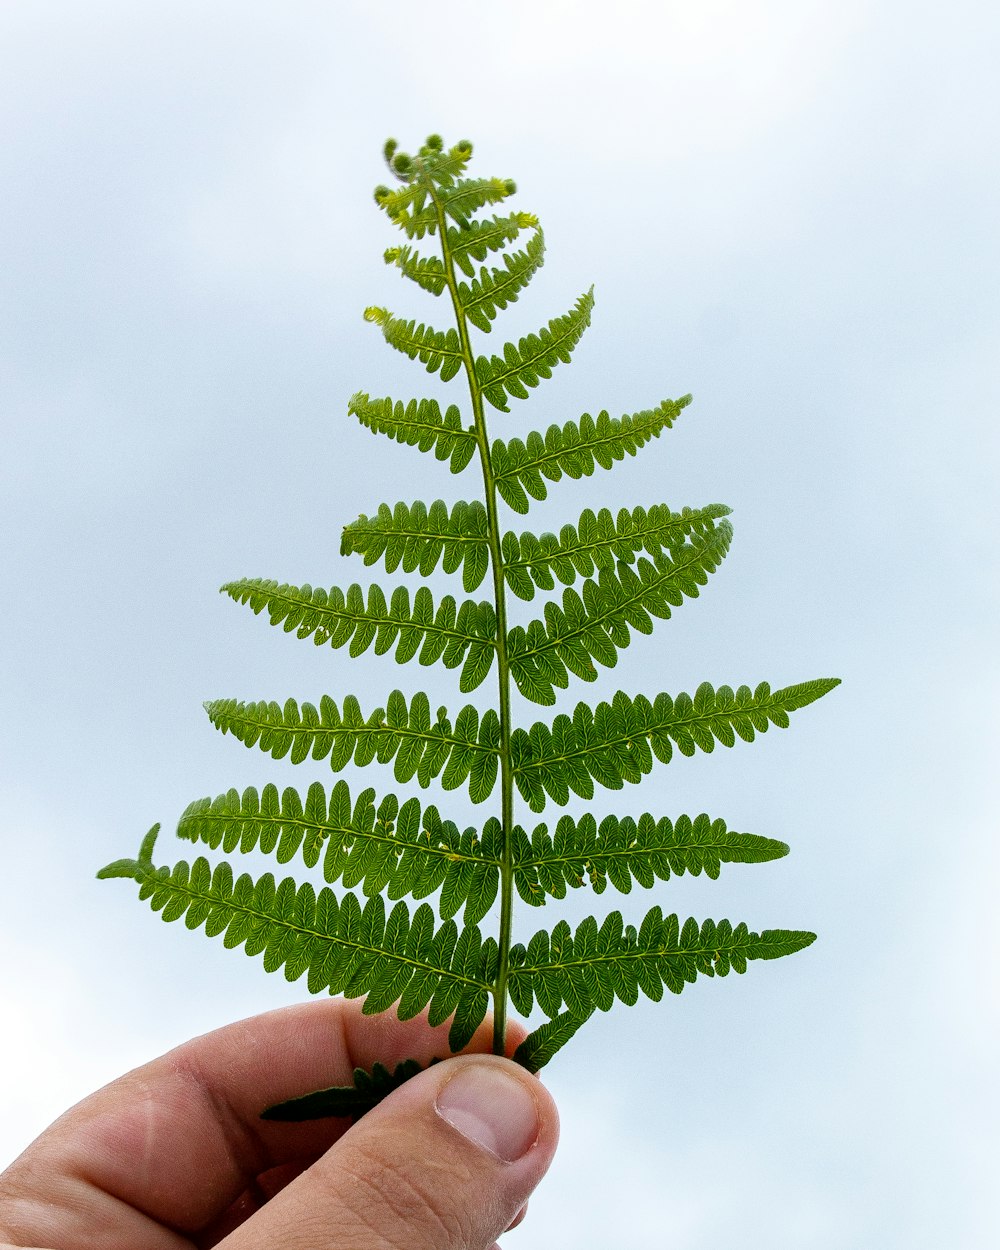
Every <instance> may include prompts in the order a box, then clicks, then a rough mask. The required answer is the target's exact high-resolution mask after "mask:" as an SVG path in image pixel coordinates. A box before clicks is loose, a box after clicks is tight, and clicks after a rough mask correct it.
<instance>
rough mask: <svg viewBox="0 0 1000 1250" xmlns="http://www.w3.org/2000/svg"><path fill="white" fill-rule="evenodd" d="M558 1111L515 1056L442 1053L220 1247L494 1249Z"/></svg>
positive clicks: (535, 1170)
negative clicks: (444, 1056) (440, 1060)
mask: <svg viewBox="0 0 1000 1250" xmlns="http://www.w3.org/2000/svg"><path fill="white" fill-rule="evenodd" d="M558 1135H559V1121H558V1116H557V1114H556V1109H555V1104H554V1103H553V1101H552V1099H551V1097H550V1095H549V1094H548V1092H547V1091H546V1089H545V1088H544V1086H543V1085H542V1084H541V1083H540V1082H539V1081H538V1080H537V1079H536V1078H535V1077H533V1076H531V1075H530V1074H529V1073H528V1072H526V1071H525V1070H524V1069H523V1068H521V1067H519V1066H518V1065H517V1064H514V1063H511V1062H510V1060H507V1059H501V1058H498V1057H496V1056H493V1055H468V1056H462V1057H460V1058H456V1059H450V1060H448V1061H447V1062H445V1063H441V1064H436V1065H435V1066H434V1067H433V1068H430V1069H428V1070H427V1071H426V1072H422V1073H420V1075H419V1076H415V1077H414V1078H413V1079H412V1080H410V1081H407V1082H406V1084H405V1085H402V1086H401V1087H400V1088H399V1089H398V1090H396V1091H395V1092H394V1093H393V1094H391V1095H390V1096H389V1097H388V1098H387V1099H385V1101H384V1102H381V1103H379V1105H378V1106H377V1107H375V1108H374V1109H373V1110H372V1111H370V1112H369V1113H368V1114H367V1115H366V1116H365V1117H364V1119H362V1120H360V1121H359V1122H358V1123H357V1124H356V1125H355V1126H354V1127H353V1128H352V1129H350V1130H349V1131H348V1132H347V1133H345V1134H344V1136H343V1137H342V1138H340V1140H339V1141H338V1142H337V1143H336V1144H335V1145H334V1146H333V1147H331V1149H330V1150H328V1151H327V1153H326V1154H325V1155H324V1156H323V1157H322V1158H321V1159H319V1160H318V1161H317V1162H316V1163H315V1164H313V1166H312V1167H311V1168H309V1170H308V1171H307V1172H304V1173H303V1174H302V1175H301V1176H300V1177H298V1179H297V1180H295V1181H293V1182H292V1183H291V1184H290V1185H288V1186H287V1187H286V1188H285V1189H283V1190H282V1191H281V1193H279V1194H278V1195H277V1196H276V1197H274V1198H272V1200H271V1201H270V1202H269V1203H267V1205H266V1206H264V1207H263V1208H262V1209H261V1210H260V1211H258V1212H257V1214H256V1215H255V1216H253V1218H252V1219H250V1220H249V1221H248V1222H247V1223H246V1224H244V1225H242V1227H240V1228H239V1229H238V1230H237V1231H236V1232H234V1233H232V1234H231V1235H230V1237H228V1238H227V1239H226V1240H225V1241H224V1242H223V1243H221V1246H220V1250H222V1247H225V1250H272V1248H273V1250H277V1248H278V1247H280V1248H281V1250H399V1247H401V1246H406V1247H407V1250H495V1247H494V1243H495V1241H496V1239H497V1237H499V1236H500V1234H501V1233H503V1232H504V1230H505V1229H507V1228H508V1227H509V1226H510V1224H511V1223H512V1222H513V1221H514V1219H515V1217H516V1216H517V1214H518V1212H519V1211H520V1210H521V1208H522V1207H523V1206H524V1204H525V1203H526V1202H527V1200H528V1197H529V1195H530V1194H531V1192H532V1190H533V1189H534V1188H535V1186H536V1185H537V1184H538V1182H539V1181H540V1180H541V1179H542V1177H543V1176H544V1174H545V1172H546V1170H547V1168H548V1166H549V1163H550V1162H551V1161H552V1155H553V1153H554V1152H555V1148H556V1141H557V1139H558Z"/></svg>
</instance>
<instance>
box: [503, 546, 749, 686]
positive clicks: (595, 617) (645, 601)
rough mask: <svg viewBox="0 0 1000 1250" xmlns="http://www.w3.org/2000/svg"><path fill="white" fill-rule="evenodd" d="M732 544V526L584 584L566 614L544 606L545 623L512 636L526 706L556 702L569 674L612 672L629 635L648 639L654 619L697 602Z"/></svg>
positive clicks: (513, 662) (514, 670)
mask: <svg viewBox="0 0 1000 1250" xmlns="http://www.w3.org/2000/svg"><path fill="white" fill-rule="evenodd" d="M731 537H732V527H731V526H730V524H729V522H728V521H720V522H719V524H718V525H717V526H716V527H715V528H713V529H712V530H709V531H708V532H706V533H704V534H698V535H695V536H694V538H693V541H692V542H689V543H684V544H683V546H680V547H675V548H673V550H671V551H670V553H669V554H663V553H657V554H656V555H654V556H653V558H652V560H647V559H645V557H644V558H643V559H641V560H639V562H638V563H637V564H636V565H635V566H634V567H633V566H632V565H629V564H624V563H622V564H620V565H619V566H618V569H617V571H613V570H612V569H610V568H604V569H602V570H601V572H600V574H599V576H598V578H597V579H596V580H593V579H588V580H587V581H585V582H584V583H583V587H582V593H581V594H578V593H577V592H576V591H575V590H572V589H567V590H565V591H564V592H563V602H562V607H561V608H560V607H558V606H557V605H556V604H555V603H547V604H546V605H545V620H544V622H542V621H539V620H536V621H532V622H531V623H530V624H529V625H528V627H527V628H526V629H525V628H522V627H521V626H520V625H518V626H515V627H514V628H513V629H512V630H510V632H509V633H508V635H507V654H508V657H509V660H510V672H511V676H512V677H513V678H514V681H515V682H516V683H517V688H518V690H520V692H521V694H523V695H524V696H525V698H528V699H531V700H532V702H535V703H544V704H552V703H554V702H555V691H554V687H559V688H560V689H564V688H565V687H566V686H567V685H568V684H569V676H568V674H569V673H570V672H571V673H573V674H575V675H576V676H577V677H580V678H582V679H583V680H584V681H595V680H596V679H597V669H596V667H595V664H602V665H604V667H606V668H614V666H615V664H616V663H617V662H618V652H619V651H620V650H623V649H624V648H626V647H627V646H628V645H629V640H630V634H629V629H630V628H631V629H636V630H638V631H639V632H640V633H643V634H649V633H652V631H653V621H652V618H653V617H654V616H655V617H659V618H661V619H662V620H666V619H668V618H669V616H670V613H671V608H673V607H677V606H678V605H679V604H681V603H683V602H684V597H685V595H686V596H688V597H689V598H692V599H695V598H697V597H698V587H699V586H704V585H705V583H706V582H707V581H708V578H709V575H710V574H711V573H713V572H714V571H715V570H716V569H717V568H718V566H719V564H720V563H721V561H722V559H723V557H724V556H725V554H726V552H727V550H728V548H729V542H730V539H731Z"/></svg>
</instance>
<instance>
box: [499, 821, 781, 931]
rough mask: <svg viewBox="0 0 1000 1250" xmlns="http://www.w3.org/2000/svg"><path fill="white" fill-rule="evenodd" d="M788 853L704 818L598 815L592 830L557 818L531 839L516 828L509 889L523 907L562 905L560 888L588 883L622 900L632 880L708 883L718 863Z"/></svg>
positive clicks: (640, 882)
mask: <svg viewBox="0 0 1000 1250" xmlns="http://www.w3.org/2000/svg"><path fill="white" fill-rule="evenodd" d="M787 854H788V846H787V845H786V843H784V842H779V841H777V839H775V838H764V837H761V836H760V835H758V834H753V833H736V832H734V831H733V830H731V829H727V828H726V822H725V821H724V820H712V819H710V818H709V817H708V816H707V815H705V813H704V812H703V813H702V814H701V815H700V816H696V817H695V818H694V820H692V819H691V817H690V816H679V817H678V818H677V820H676V821H671V820H668V818H667V817H666V816H663V817H661V818H660V819H659V820H656V819H655V818H654V817H653V816H651V815H650V814H649V813H648V812H645V813H644V814H643V815H642V816H640V817H639V819H638V820H633V819H632V817H631V816H623V817H618V816H605V817H604V819H603V820H602V821H601V823H600V824H599V825H598V823H597V820H596V819H595V818H594V816H593V815H591V813H590V812H587V813H585V814H584V815H583V816H581V817H579V818H574V817H572V816H561V817H560V818H559V820H558V822H557V823H556V827H555V831H554V832H553V833H551V834H550V833H549V830H548V826H547V825H538V826H536V828H535V829H534V830H533V831H532V834H531V838H530V839H529V838H528V835H527V834H526V833H525V831H524V830H523V829H522V828H521V827H520V825H518V826H517V827H516V828H515V830H514V883H515V885H516V886H517V891H518V893H519V894H520V896H521V898H522V899H524V901H525V902H526V903H530V904H531V905H532V906H535V907H539V906H541V905H542V904H543V903H544V902H545V899H546V897H551V898H565V896H566V889H567V887H569V888H571V889H578V888H579V887H580V886H583V885H587V884H589V885H590V886H591V887H592V888H593V890H594V893H595V894H603V893H604V890H605V889H606V888H607V886H608V885H609V884H610V885H611V886H613V887H614V889H616V890H619V891H620V892H621V893H622V894H628V893H629V892H630V891H631V889H632V882H633V880H634V881H635V882H636V884H638V885H641V886H642V887H643V888H644V889H649V888H650V887H652V886H653V885H654V884H655V883H656V881H657V880H659V881H668V880H669V879H670V877H671V875H673V876H680V875H681V874H682V873H690V874H691V875H692V876H698V875H699V874H701V873H702V872H704V873H705V875H706V876H708V877H711V878H712V879H713V880H714V879H715V878H716V877H718V875H719V871H720V868H721V865H722V864H760V863H764V862H765V861H767V860H772V859H780V858H781V857H782V856H784V855H787Z"/></svg>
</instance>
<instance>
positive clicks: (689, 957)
mask: <svg viewBox="0 0 1000 1250" xmlns="http://www.w3.org/2000/svg"><path fill="white" fill-rule="evenodd" d="M815 938H816V935H815V934H814V933H806V932H802V931H799V930H788V929H765V930H764V931H763V932H762V933H753V932H751V931H750V929H748V927H747V926H746V925H745V924H742V923H741V924H738V925H736V927H735V928H734V927H733V925H732V924H731V922H730V921H728V920H719V921H714V920H703V921H702V922H701V924H699V923H698V921H696V920H694V919H689V920H686V921H685V922H684V924H683V925H681V923H680V920H679V918H678V917H677V916H664V915H663V913H662V911H661V910H660V908H659V907H654V908H652V910H651V911H649V912H647V914H646V916H645V918H644V920H643V922H642V925H641V927H640V928H639V929H638V931H637V930H636V929H635V928H634V927H633V926H632V925H625V924H624V922H623V920H622V915H621V912H617V911H615V912H612V913H611V914H610V915H609V916H608V917H607V918H606V919H605V920H604V922H603V924H601V926H600V928H598V926H597V921H596V920H595V919H594V917H593V916H588V917H587V919H586V920H584V921H583V922H582V923H581V924H580V925H579V926H578V927H577V929H576V932H575V933H571V932H570V928H569V925H568V924H567V923H566V922H565V921H564V920H561V921H560V922H559V923H558V924H557V925H556V927H555V928H554V929H553V930H552V933H551V934H549V933H547V932H546V931H545V930H541V931H540V932H538V933H536V934H535V935H534V937H533V938H532V939H531V941H530V942H529V943H528V944H527V946H523V945H520V944H518V945H516V946H514V947H513V948H512V949H511V953H510V963H511V974H510V997H511V1001H512V1002H513V1003H514V1005H515V1007H516V1008H517V1010H518V1011H520V1012H523V1013H524V1014H527V1013H528V1012H529V1011H531V1009H532V1007H533V1005H534V1004H535V1002H537V1003H538V1006H539V1007H540V1008H541V1009H542V1011H544V1012H545V1014H546V1015H547V1016H549V1017H550V1019H554V1018H556V1017H557V1016H558V1015H559V1013H560V1011H561V1009H562V1007H563V1004H565V1005H566V1007H567V1008H568V1009H569V1011H570V1012H571V1013H572V1015H573V1016H574V1017H577V1018H579V1017H581V1016H586V1015H587V1014H588V1013H589V1012H591V1011H593V1010H594V1009H595V1008H596V1009H597V1010H599V1011H608V1010H609V1009H610V1008H611V1007H612V1005H613V1004H614V1001H615V999H619V1000H620V1001H621V1002H623V1003H626V1004H627V1005H629V1006H632V1005H633V1004H634V1003H635V1002H637V1001H638V998H639V991H640V990H642V992H643V993H644V994H645V995H646V996H647V997H648V998H651V999H653V1001H654V1002H659V1000H660V999H661V998H662V997H663V989H664V987H666V988H667V989H668V990H670V991H672V992H673V993H674V994H679V993H680V992H681V991H682V990H683V989H684V986H685V985H688V984H691V983H692V982H694V981H695V980H696V979H697V977H698V976H699V975H701V976H709V977H713V976H721V977H724V976H727V975H728V973H729V972H730V971H733V972H745V971H746V967H747V964H748V963H749V962H750V961H751V960H754V959H778V958H780V957H781V956H782V955H791V954H792V953H793V952H795V951H799V950H802V949H803V948H804V947H806V946H809V945H810V943H812V942H813V941H815Z"/></svg>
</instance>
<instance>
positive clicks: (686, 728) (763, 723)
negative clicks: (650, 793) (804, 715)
mask: <svg viewBox="0 0 1000 1250" xmlns="http://www.w3.org/2000/svg"><path fill="white" fill-rule="evenodd" d="M838 685H840V680H839V678H821V679H818V680H815V681H807V682H801V683H800V684H798V685H795V686H786V687H785V688H784V689H783V690H775V691H773V692H772V690H771V688H770V686H769V685H768V683H767V682H761V683H760V685H759V686H758V687H757V688H756V690H751V689H750V687H749V686H740V688H739V689H738V690H736V691H735V692H734V691H733V690H732V689H731V688H730V687H729V686H720V687H719V689H718V690H715V689H714V688H713V687H712V686H711V685H710V684H709V683H708V682H703V683H702V684H701V685H700V686H699V687H698V689H697V691H696V692H695V695H694V697H693V698H692V697H691V695H689V694H679V695H677V696H676V697H675V698H671V696H670V695H668V694H658V695H657V696H656V698H655V699H654V700H653V701H652V702H650V700H649V699H647V698H645V696H643V695H639V696H638V697H636V698H634V699H633V698H630V697H629V696H628V695H626V694H623V693H622V692H621V691H619V692H618V693H617V694H616V695H615V696H614V698H613V699H612V701H611V702H610V703H598V705H597V706H596V708H593V709H592V708H590V707H588V705H587V704H586V703H578V704H577V705H576V710H575V712H574V713H573V718H572V720H571V719H570V718H569V717H568V716H566V715H562V714H561V715H559V716H557V717H556V718H555V720H554V721H553V723H552V725H551V726H548V725H544V724H542V723H541V722H536V723H535V724H534V725H532V727H531V729H530V730H524V729H515V730H514V732H513V733H512V734H511V743H510V745H511V758H512V760H513V764H514V781H515V783H516V785H517V788H518V790H519V791H520V792H521V795H522V796H523V798H524V799H525V800H526V801H527V803H528V806H529V807H530V808H531V810H532V811H533V812H540V811H541V810H542V809H543V807H544V806H545V797H546V795H548V797H549V798H551V799H553V800H554V801H555V802H556V803H560V804H564V803H566V802H568V800H569V794H570V791H572V792H573V793H574V794H577V795H579V796H580V797H581V798H585V799H590V798H593V795H594V782H596V783H597V784H598V785H601V786H604V787H605V788H606V789H609V790H620V789H621V788H622V786H623V785H624V784H625V783H626V782H628V783H630V784H633V785H634V784H637V783H638V782H639V781H640V780H641V779H642V777H644V776H645V775H646V774H647V773H649V772H651V771H652V767H653V761H654V758H655V759H657V760H659V761H660V762H661V763H663V764H668V763H669V762H670V760H671V758H672V756H673V749H674V745H676V746H677V748H678V750H679V751H680V752H681V754H682V755H694V753H695V752H696V751H697V750H699V749H700V750H702V751H712V750H713V749H714V747H715V743H716V742H717V741H718V742H721V743H722V745H723V746H732V745H733V743H734V742H735V740H736V735H737V734H738V735H739V736H740V737H741V738H742V739H743V740H744V741H745V742H752V741H753V740H754V736H755V734H756V733H765V732H766V731H767V728H768V726H769V725H777V726H778V727H779V728H787V726H788V713H789V712H791V711H795V710H796V709H798V708H801V707H805V706H806V705H807V704H809V703H812V702H813V701H814V700H816V699H819V698H820V697H822V696H823V695H824V694H826V693H827V692H828V691H830V690H832V689H833V688H834V687H835V686H838Z"/></svg>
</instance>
